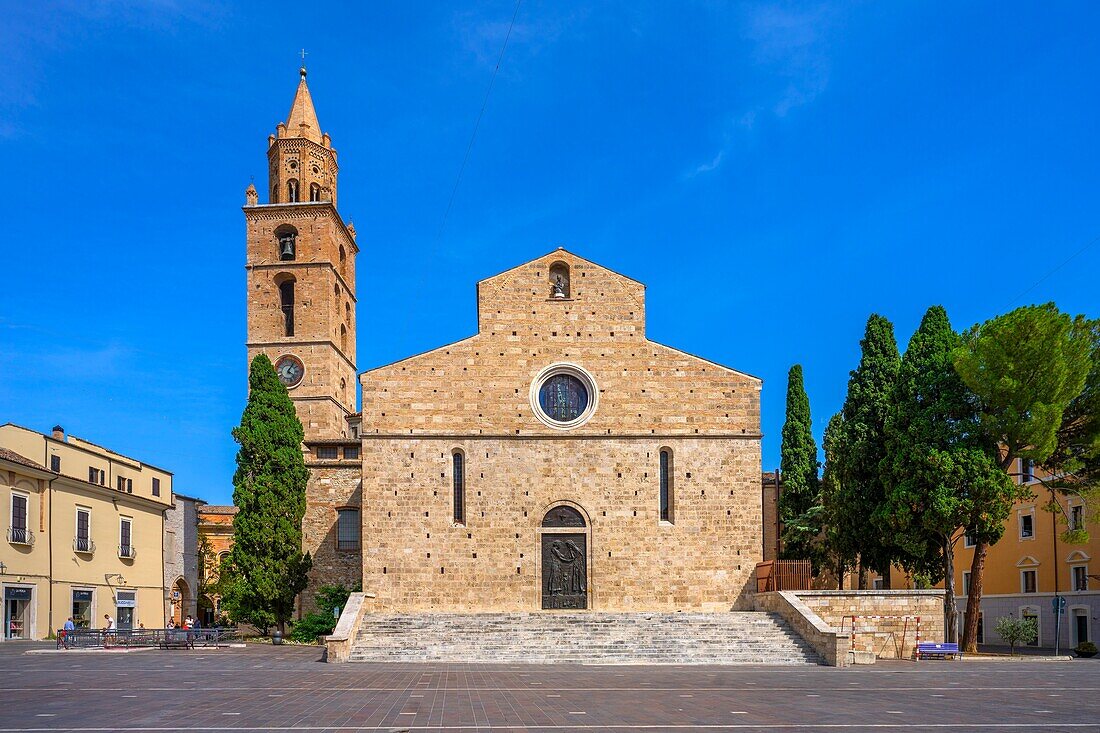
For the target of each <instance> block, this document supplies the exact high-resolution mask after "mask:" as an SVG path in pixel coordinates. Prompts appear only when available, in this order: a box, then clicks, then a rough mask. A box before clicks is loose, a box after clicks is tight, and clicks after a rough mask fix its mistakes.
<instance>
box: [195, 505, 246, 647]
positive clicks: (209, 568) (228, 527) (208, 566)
mask: <svg viewBox="0 0 1100 733" xmlns="http://www.w3.org/2000/svg"><path fill="white" fill-rule="evenodd" d="M195 514H196V516H197V518H198V527H197V530H198V561H197V565H198V570H197V572H198V575H199V579H198V584H197V590H196V592H197V594H198V595H197V601H198V619H199V620H200V621H201V622H202V625H203V626H213V625H215V623H217V622H218V620H219V619H221V618H222V616H223V614H222V610H221V595H220V594H219V593H218V590H217V584H218V576H219V573H220V568H221V564H222V561H223V560H225V558H227V557H228V556H229V550H230V549H232V547H233V517H235V516H237V507H235V506H231V505H229V506H226V505H219V504H203V505H202V506H199V507H197V508H196V511H195Z"/></svg>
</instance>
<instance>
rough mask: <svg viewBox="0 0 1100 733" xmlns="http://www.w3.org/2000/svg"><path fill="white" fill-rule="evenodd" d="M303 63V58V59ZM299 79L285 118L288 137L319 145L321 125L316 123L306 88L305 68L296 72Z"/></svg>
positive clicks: (311, 102)
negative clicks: (303, 139)
mask: <svg viewBox="0 0 1100 733" xmlns="http://www.w3.org/2000/svg"><path fill="white" fill-rule="evenodd" d="M303 62H304V58H303ZM298 74H299V75H300V76H301V78H300V79H299V81H298V90H297V91H296V92H295V93H294V102H292V103H291V105H290V114H289V115H287V118H286V131H287V136H288V137H304V138H306V139H307V140H312V141H313V142H315V143H317V144H318V145H320V144H321V123H319V122H318V121H317V111H316V110H315V109H314V108H313V97H312V96H310V93H309V87H308V86H306V67H305V66H304V65H303V66H302V68H300V69H299V70H298Z"/></svg>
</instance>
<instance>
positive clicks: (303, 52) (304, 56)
mask: <svg viewBox="0 0 1100 733" xmlns="http://www.w3.org/2000/svg"><path fill="white" fill-rule="evenodd" d="M299 53H300V54H301V56H302V63H303V64H304V63H305V62H306V56H308V55H309V52H308V51H306V50H305V49H304V48H303V49H302V50H301V51H299Z"/></svg>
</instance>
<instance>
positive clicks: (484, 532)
mask: <svg viewBox="0 0 1100 733" xmlns="http://www.w3.org/2000/svg"><path fill="white" fill-rule="evenodd" d="M661 446H668V447H670V448H671V449H672V451H673V453H674V456H675V474H676V475H675V479H674V506H675V513H674V515H673V522H671V523H669V522H661V521H660V519H659V507H658V483H657V470H658V468H657V467H658V451H659V449H660V447H661ZM363 447H364V463H363V485H364V488H365V490H366V491H367V492H368V495H369V496H370V497H372V498H370V499H369V500H368V501H366V503H365V505H364V514H363V522H364V529H363V536H364V538H365V546H364V552H363V564H364V568H363V573H364V585H363V589H364V590H365V591H369V592H372V593H375V594H376V595H377V604H379V605H380V607H382V608H385V609H392V610H400V611H408V610H453V611H533V610H536V609H538V608H540V603H541V600H540V599H541V595H540V592H541V585H540V579H541V567H540V545H539V542H540V524H541V522H542V519H543V517H544V515H545V514H546V512H547V511H548V510H549V509H550V508H551V507H553V506H555V505H557V504H560V503H567V504H569V505H571V506H573V507H576V508H577V509H579V510H580V511H581V513H582V515H584V516H585V517H586V523H587V524H588V528H587V529H588V530H589V535H588V558H589V562H588V586H589V607H590V608H592V609H593V610H601V611H630V610H680V609H684V610H688V609H691V610H711V611H727V610H730V609H733V608H740V609H744V608H749V607H750V606H751V598H750V593H751V591H752V590H754V587H753V583H754V579H753V571H754V568H755V564H756V561H757V559H758V558H759V553H760V505H759V496H760V486H759V483H758V481H759V479H758V477H759V475H760V474H759V471H756V470H754V468H755V467H756V466H758V465H759V461H760V454H759V443H758V441H755V440H746V441H727V440H707V439H700V438H674V439H673V438H667V437H666V438H664V439H652V438H640V439H635V438H608V439H598V440H596V439H593V440H585V441H578V440H569V439H556V440H552V439H544V440H532V439H518V440H517V439H501V438H492V439H471V438H466V439H441V438H440V439H432V438H402V439H396V438H393V439H386V440H378V439H371V438H367V439H366V440H364V442H363ZM456 448H458V449H460V450H462V451H463V452H464V453H465V455H466V457H467V458H466V476H467V482H466V521H465V522H464V523H462V524H456V523H455V522H454V521H453V507H452V484H451V475H452V474H451V452H452V450H454V449H456Z"/></svg>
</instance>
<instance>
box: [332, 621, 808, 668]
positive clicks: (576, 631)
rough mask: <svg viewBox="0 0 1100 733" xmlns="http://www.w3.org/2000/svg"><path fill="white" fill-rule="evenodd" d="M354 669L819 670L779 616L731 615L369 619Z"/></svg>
mask: <svg viewBox="0 0 1100 733" xmlns="http://www.w3.org/2000/svg"><path fill="white" fill-rule="evenodd" d="M350 658H351V661H361V662H377V661H402V662H416V661H423V662H472V663H581V664H630V663H634V664H819V663H820V662H821V659H820V657H819V656H818V655H817V654H816V653H815V652H814V650H813V649H812V648H811V647H810V646H809V645H808V644H806V643H805V642H804V641H803V640H802V639H801V638H800V637H799V636H798V635H797V634H796V633H795V632H794V631H793V630H792V629H791V628H790V627H789V626H788V625H787V624H786V622H784V621H783V620H782V619H781V618H780V617H779V616H777V615H773V614H767V613H757V612H728V613H595V612H551V613H483V614H459V613H423V614H367V615H365V616H364V617H363V620H362V622H361V624H360V627H359V633H358V634H357V637H356V641H355V644H354V645H353V647H352V650H351V654H350Z"/></svg>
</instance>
